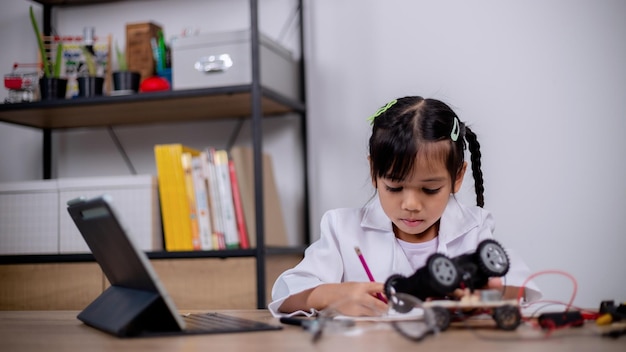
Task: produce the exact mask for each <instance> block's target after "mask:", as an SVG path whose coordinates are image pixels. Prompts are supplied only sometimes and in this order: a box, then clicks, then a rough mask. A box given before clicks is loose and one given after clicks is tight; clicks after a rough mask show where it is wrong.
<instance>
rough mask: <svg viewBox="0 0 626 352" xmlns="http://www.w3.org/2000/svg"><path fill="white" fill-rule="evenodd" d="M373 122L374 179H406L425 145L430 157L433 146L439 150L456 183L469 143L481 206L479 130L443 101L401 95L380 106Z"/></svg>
mask: <svg viewBox="0 0 626 352" xmlns="http://www.w3.org/2000/svg"><path fill="white" fill-rule="evenodd" d="M372 125H373V127H372V135H371V137H370V140H369V155H370V167H371V177H372V179H373V180H376V178H377V177H386V178H390V179H392V180H395V181H401V180H404V179H405V178H406V177H407V176H409V173H410V172H411V171H412V170H413V165H414V163H415V160H416V157H417V155H418V152H420V150H421V151H422V152H423V150H424V149H426V150H428V153H427V154H428V156H429V157H431V155H430V154H431V153H430V151H431V150H432V151H433V152H436V151H438V152H439V155H440V156H441V157H442V159H443V160H444V162H445V163H446V168H447V170H448V173H449V174H450V178H451V180H452V186H454V180H455V179H456V178H457V175H458V173H459V172H460V171H461V169H462V167H463V163H464V159H465V156H464V151H465V149H466V147H467V148H469V152H470V158H471V166H472V175H473V177H474V188H475V191H476V204H477V205H478V206H480V207H482V206H483V205H484V203H485V200H484V190H485V189H484V186H483V173H482V171H481V168H480V167H481V161H480V158H481V153H480V144H479V143H478V139H477V138H476V134H475V133H474V132H473V131H472V130H471V129H470V128H469V127H467V126H466V125H465V124H464V123H463V122H461V120H460V119H459V118H458V116H457V115H456V113H455V112H454V111H453V110H452V109H451V108H450V107H449V106H448V105H446V104H445V103H444V102H442V101H439V100H436V99H424V98H422V97H419V96H411V97H403V98H399V99H396V100H394V101H391V102H390V103H388V104H387V105H386V106H385V107H383V108H381V109H380V110H378V112H377V113H376V114H375V115H374V117H373V121H372ZM455 136H456V140H455V139H454V137H455ZM446 140H447V141H450V143H448V144H442V145H445V146H446V147H445V148H443V149H442V148H437V147H433V148H430V147H431V146H432V143H434V142H440V141H446Z"/></svg>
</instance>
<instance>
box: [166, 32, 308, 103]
mask: <svg viewBox="0 0 626 352" xmlns="http://www.w3.org/2000/svg"><path fill="white" fill-rule="evenodd" d="M259 41H260V45H259V54H260V71H261V72H260V74H261V84H262V85H263V86H264V87H267V88H270V89H272V90H275V91H276V92H277V93H280V94H282V95H284V96H286V97H289V98H292V99H296V100H299V99H300V92H299V87H300V85H299V74H298V64H297V62H296V61H294V60H293V57H292V55H291V53H290V52H289V51H288V50H287V49H285V48H284V47H282V46H280V45H279V44H277V43H276V42H274V41H272V40H271V39H269V38H268V37H266V36H265V35H263V34H260V35H259ZM171 45H172V68H173V69H172V86H173V89H189V88H208V87H220V86H232V85H244V84H251V83H252V55H251V50H252V49H251V43H250V31H249V30H240V31H231V32H220V33H208V34H201V35H196V36H190V37H180V38H175V39H174V40H173V41H172V44H171Z"/></svg>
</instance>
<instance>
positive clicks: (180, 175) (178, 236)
mask: <svg viewBox="0 0 626 352" xmlns="http://www.w3.org/2000/svg"><path fill="white" fill-rule="evenodd" d="M183 152H189V153H191V155H192V156H193V155H198V154H199V153H200V152H199V151H198V150H196V149H193V148H189V147H186V146H184V145H182V144H159V145H155V147H154V155H155V161H156V169H157V179H158V183H159V187H158V188H159V197H160V204H161V218H162V222H163V237H164V240H165V241H164V242H165V249H166V250H167V251H190V250H193V244H192V225H191V221H190V217H191V213H190V207H189V197H188V196H187V188H186V184H185V173H184V170H183V167H182V154H183Z"/></svg>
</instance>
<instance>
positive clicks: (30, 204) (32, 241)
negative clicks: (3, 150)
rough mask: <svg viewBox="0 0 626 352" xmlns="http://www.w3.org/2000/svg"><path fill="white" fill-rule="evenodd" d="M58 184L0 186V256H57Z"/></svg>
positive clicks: (36, 182)
mask: <svg viewBox="0 0 626 352" xmlns="http://www.w3.org/2000/svg"><path fill="white" fill-rule="evenodd" d="M58 202H59V196H58V191H57V183H56V180H42V181H26V182H6V183H0V254H3V255H6V254H57V253H58V251H59V206H58V204H59V203H58Z"/></svg>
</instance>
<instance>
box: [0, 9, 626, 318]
mask: <svg viewBox="0 0 626 352" xmlns="http://www.w3.org/2000/svg"><path fill="white" fill-rule="evenodd" d="M262 2H263V1H262ZM13 3H14V2H11V3H10V4H9V5H7V2H2V3H0V9H2V11H0V13H4V11H5V8H7V6H9V7H12V8H13V9H15V8H16V6H17V5H14V4H13ZM137 3H138V4H140V5H134V4H135V2H131V3H130V4H109V5H102V6H101V7H99V6H100V5H98V6H90V7H88V8H82V9H80V8H71V9H65V10H63V15H62V16H67V17H64V18H63V21H61V22H63V23H67V24H65V26H67V27H63V30H68V31H69V30H72V31H81V30H82V26H83V25H84V24H82V23H80V22H73V20H75V19H76V18H80V16H86V17H88V18H89V23H93V24H95V25H96V28H97V29H96V30H97V33H102V32H104V33H107V32H111V33H113V34H115V33H116V32H117V33H122V32H123V25H122V24H123V23H124V21H125V19H127V18H135V19H137V21H143V20H147V19H150V18H151V17H149V15H148V14H147V13H151V12H150V11H157V12H155V13H154V15H153V16H154V17H153V18H152V19H155V20H157V22H161V23H162V24H164V25H165V28H166V35H168V36H169V35H172V34H175V33H173V32H175V31H177V29H176V28H178V29H180V28H182V27H185V26H190V27H195V26H199V27H200V28H201V30H213V29H214V28H217V27H213V25H215V26H236V27H235V28H237V27H238V26H239V25H240V23H239V22H237V21H239V20H235V19H231V18H228V19H222V18H221V17H220V16H218V17H217V18H216V17H215V12H214V11H212V10H211V9H213V7H211V6H214V5H213V4H215V3H217V4H218V5H217V6H218V7H227V6H235V5H228V2H227V1H225V0H220V1H218V0H216V1H215V2H210V4H211V6H209V5H204V6H205V7H200V8H198V6H200V5H199V4H200V3H204V2H199V1H191V0H186V1H184V3H185V4H187V3H189V4H190V6H189V7H183V8H182V9H184V10H189V9H192V10H193V9H195V11H186V12H185V14H184V15H178V14H177V13H176V12H174V11H175V8H174V7H173V4H176V6H175V7H176V8H180V7H179V6H178V4H180V3H183V2H167V1H157V4H155V3H154V2H152V1H137ZM263 3H267V1H265V2H263ZM271 3H274V2H270V4H271ZM146 5H149V6H146ZM305 5H306V16H307V18H306V19H307V23H306V36H307V41H306V44H307V48H306V50H307V51H306V56H305V58H306V64H307V75H308V86H307V91H308V96H307V99H308V109H309V116H308V130H309V153H310V159H309V166H310V182H311V188H310V196H311V204H310V206H311V222H312V224H311V225H312V233H313V235H314V237H317V235H316V234H317V232H318V228H319V226H318V222H319V219H320V217H321V215H322V213H323V212H324V211H326V210H328V209H331V208H335V207H344V206H361V205H362V204H363V203H365V201H366V200H367V199H368V197H369V196H370V195H371V194H372V191H373V190H372V189H371V187H370V185H369V180H368V170H367V164H366V156H367V155H366V154H367V138H368V137H369V129H370V126H369V125H368V123H367V122H366V120H365V119H366V118H367V116H369V115H371V113H372V112H373V111H375V110H376V109H378V108H379V107H380V106H381V105H382V104H383V103H385V102H387V101H388V100H390V99H392V98H394V97H398V96H403V95H414V94H415V95H423V96H427V97H434V98H439V99H442V100H444V101H446V102H448V103H450V104H451V105H452V106H453V107H454V109H455V110H456V111H457V113H458V114H459V116H461V118H462V119H463V120H464V121H466V122H467V123H468V124H469V125H470V126H471V127H473V129H474V130H475V131H476V132H477V133H478V134H479V138H480V142H481V143H482V146H483V149H482V151H483V171H484V173H485V186H486V206H485V207H486V208H487V209H490V210H491V211H493V213H494V214H495V216H496V220H497V233H496V237H497V238H498V239H499V240H500V241H501V242H503V244H504V245H505V246H507V247H509V248H515V249H517V251H518V252H521V254H522V256H523V257H524V258H525V259H526V261H527V262H528V264H529V265H530V266H531V268H532V270H533V271H541V270H547V269H559V270H564V271H566V272H568V273H570V274H572V275H573V276H574V277H575V278H576V280H577V281H578V293H577V296H576V301H575V304H576V305H578V306H582V307H591V308H593V307H596V306H597V305H598V304H599V302H600V300H603V299H615V300H618V301H624V300H626V284H625V283H624V274H623V272H622V271H621V270H620V269H622V268H625V267H626V256H624V248H626V236H624V234H623V232H624V229H625V228H626V217H625V216H624V214H626V186H625V184H624V182H623V180H624V179H626V166H624V164H623V163H622V159H623V154H624V152H625V151H626V139H625V138H624V137H623V131H624V130H626V129H625V127H626V120H625V119H626V100H624V97H623V96H624V93H625V92H626V66H625V65H624V62H626V41H624V40H623V38H624V37H625V34H626V22H625V21H623V17H624V15H626V2H624V1H621V0H548V1H545V0H510V1H498V0H473V1H471V2H470V1H463V0H439V1H424V0H419V1H409V0H404V1H402V0H387V1H384V2H382V1H375V0H341V1H336V0H313V1H310V0H309V1H305ZM107 6H111V7H115V6H133V8H132V11H131V10H128V11H112V12H107V11H108V10H106V8H107ZM24 9H26V10H24ZM94 9H97V10H94ZM159 9H161V10H159ZM163 9H165V10H164V11H163ZM147 11H148V12H147ZM233 11H234V10H233ZM19 12H22V13H21V14H20V16H27V6H22V7H20V8H19ZM94 13H97V14H98V16H95V15H93V14H94ZM81 14H82V15H81ZM57 15H59V16H61V15H60V14H57ZM266 15H271V14H269V13H268V14H266ZM235 17H237V16H235ZM284 17H285V16H283V17H280V18H284ZM0 18H2V19H3V20H2V21H1V22H0V26H4V22H5V21H6V19H5V17H4V16H2V17H0ZM237 18H239V17H237ZM70 19H71V20H72V21H70ZM232 21H235V22H232ZM243 21H244V22H241V23H246V22H245V21H246V19H244V20H243ZM277 22H280V21H271V20H270V21H266V22H265V25H266V26H269V27H270V28H269V29H266V27H264V26H263V23H262V28H264V29H265V31H269V32H272V33H273V34H274V35H275V36H276V33H278V32H280V31H279V28H280V27H282V22H281V23H277ZM70 23H73V24H70ZM70 25H71V26H73V27H70ZM107 26H109V28H106V27H107ZM2 28H4V27H2ZM170 28H171V30H170ZM26 30H29V28H27V29H26ZM5 33H6V32H5ZM20 38H22V37H20ZM289 41H290V40H287V41H286V42H289ZM0 42H2V43H3V45H4V44H5V43H7V42H8V43H10V44H12V45H13V46H15V47H16V48H17V47H18V46H24V45H25V44H24V43H27V42H28V38H26V37H24V38H23V39H20V40H17V39H16V37H15V36H3V37H0ZM16 43H19V44H16ZM31 46H32V47H33V48H34V46H35V42H34V41H33V42H32V43H31ZM3 47H4V46H3ZM16 50H17V49H16ZM31 52H32V53H33V54H32V55H35V52H36V51H35V50H31ZM0 55H2V56H0V59H1V61H0V63H2V66H1V67H5V70H6V69H8V68H9V67H10V63H11V62H13V61H16V60H21V59H23V55H22V56H20V57H19V58H18V57H13V58H6V56H5V51H3V52H1V53H0ZM26 59H29V60H30V59H31V58H30V57H29V58H26ZM285 119H287V120H288V121H291V122H290V123H293V121H292V120H295V119H291V120H289V117H287V118H285ZM274 123H275V124H276V126H275V128H276V132H275V133H274V132H271V133H270V136H267V137H266V140H265V141H266V143H267V147H268V148H272V150H271V152H272V154H273V155H274V156H275V158H277V159H278V160H280V161H281V163H280V164H281V165H282V166H280V167H281V168H284V170H286V172H284V173H283V175H287V172H288V171H289V165H293V164H297V162H298V161H297V153H287V154H284V153H285V150H286V149H287V148H284V147H283V146H284V145H285V144H283V143H293V141H288V142H285V141H282V142H281V140H283V139H287V140H289V139H290V138H292V136H291V134H290V133H291V132H290V131H291V130H289V128H283V127H282V126H280V123H281V122H280V121H276V122H274ZM225 124H227V123H225ZM209 126H213V125H212V124H211V125H209V124H202V123H191V124H183V125H180V126H179V125H176V126H171V125H167V126H165V125H157V126H148V127H143V128H140V127H137V128H130V127H127V128H117V129H116V131H118V133H119V135H120V138H121V140H122V143H123V144H124V145H125V146H126V147H127V148H128V149H129V150H128V151H129V153H130V157H131V159H132V160H133V161H134V163H135V164H136V167H137V168H138V170H139V171H140V172H152V170H153V168H154V165H153V161H152V155H151V154H150V153H149V152H148V151H146V148H147V147H148V146H151V145H152V144H153V143H154V142H155V141H158V142H168V141H166V139H168V138H169V137H170V136H172V137H171V138H175V137H174V136H175V134H174V133H171V134H170V131H173V130H175V131H174V132H176V134H179V133H180V134H181V135H183V136H184V137H185V140H189V141H190V143H192V145H193V144H199V145H205V144H207V143H205V140H209V139H210V140H211V141H217V142H219V141H218V140H215V139H213V137H216V136H215V135H213V134H212V132H208V133H209V135H207V136H206V138H204V137H203V136H202V135H199V136H198V135H197V134H196V133H197V132H196V131H197V130H198V129H200V128H207V129H208V128H209ZM231 127H232V126H229V125H225V126H222V128H224V129H225V130H226V131H228V130H229V128H231ZM8 129H11V131H10V132H5V131H7V130H8ZM13 129H15V128H14V127H12V126H7V125H4V124H2V125H0V146H1V147H2V148H3V150H7V149H6V148H7V147H14V146H17V145H18V144H17V143H18V142H17V141H15V140H14V139H11V140H10V141H9V140H8V139H6V138H4V136H6V133H9V134H11V135H13V134H14V133H15V134H17V133H18V132H20V133H22V132H23V133H25V134H26V135H29V134H32V133H38V132H33V131H30V130H29V129H27V130H26V131H22V129H20V130H19V131H13ZM3 133H5V134H3ZM215 134H216V135H217V132H216V133H215ZM54 135H55V146H56V148H58V149H57V150H61V151H62V153H61V154H60V155H59V156H58V157H59V158H58V163H57V174H58V175H59V176H64V175H67V176H69V175H72V176H74V175H76V176H80V174H82V173H84V172H86V171H84V170H90V171H89V172H90V173H91V172H98V173H100V174H104V175H106V174H117V173H125V172H127V171H126V170H125V166H124V165H123V163H122V161H121V158H119V156H118V155H117V154H116V152H115V150H114V148H113V146H112V143H111V142H110V140H109V139H108V137H107V134H106V131H104V130H102V131H96V132H93V131H71V132H64V133H55V134H54ZM138 135H139V136H141V138H138V137H137V136H138ZM272 136H275V139H276V140H277V141H273V139H274V138H273V137H272ZM87 142H89V144H88V143H87ZM32 143H33V144H37V143H40V141H39V140H38V139H36V138H35V139H34V140H33V142H32ZM287 145H289V144H287ZM39 146H40V145H38V146H33V147H31V148H29V149H31V150H32V151H33V152H32V153H30V154H29V155H30V156H31V157H32V158H40V156H39V154H37V153H35V151H36V150H37V148H38V147H39ZM84 151H87V152H89V153H94V154H97V155H96V157H91V156H90V154H85V153H84ZM3 154H4V155H3ZM100 157H104V159H99V158H100ZM102 160H105V161H104V162H102ZM23 163H25V161H23V160H22V157H20V159H17V156H15V157H10V156H9V157H8V156H7V155H6V153H2V154H0V170H4V169H5V168H7V167H11V168H14V167H18V168H25V166H24V165H22V164H23ZM39 163H40V159H39V160H38V161H37V162H35V163H32V165H31V166H29V167H27V168H26V169H28V170H30V172H29V173H28V172H21V173H20V174H19V176H17V175H8V176H5V174H4V173H2V174H0V181H7V180H14V177H24V179H25V178H26V177H27V176H31V177H32V178H38V177H40V175H41V172H40V166H39ZM37 168H39V169H37ZM92 170H93V171H92ZM281 170H282V169H281ZM295 171H296V172H297V170H295ZM27 174H28V175H27ZM25 175H26V176H25ZM5 177H6V178H5ZM297 179H298V178H297V176H295V177H294V180H297ZM295 183H296V182H295V181H293V180H292V181H291V182H288V180H287V181H285V183H284V184H283V183H281V186H283V193H289V194H288V195H284V198H285V199H293V197H291V196H292V195H293V194H292V192H296V189H297V187H296V186H284V185H285V184H287V185H294V184H295ZM469 183H471V180H469V182H468V184H466V185H465V186H466V187H465V188H466V189H465V190H464V192H463V193H464V196H463V198H464V199H468V201H473V199H472V198H471V194H470V195H469V196H466V194H469V193H470V191H471V187H470V188H467V187H468V186H471V184H469ZM285 188H287V189H286V190H285ZM295 198H296V199H297V198H298V196H297V195H296V197H295ZM287 206H289V204H288V205H287ZM283 207H286V206H285V204H283ZM296 227H297V225H293V226H292V227H291V228H290V230H291V229H293V228H296ZM538 281H539V283H540V284H541V286H542V288H543V289H544V292H545V295H546V298H547V299H552V300H560V301H567V300H569V298H570V295H571V292H572V290H571V284H570V283H569V282H568V281H567V279H565V278H564V277H561V276H558V275H549V276H545V277H543V278H541V277H540V279H539V280H538Z"/></svg>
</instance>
